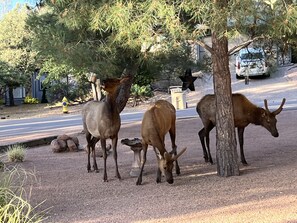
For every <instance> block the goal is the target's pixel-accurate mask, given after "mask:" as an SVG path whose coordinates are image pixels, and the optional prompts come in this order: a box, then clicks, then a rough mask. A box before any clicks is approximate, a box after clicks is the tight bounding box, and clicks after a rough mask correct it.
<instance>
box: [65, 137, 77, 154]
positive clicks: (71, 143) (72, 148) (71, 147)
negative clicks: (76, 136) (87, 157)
mask: <svg viewBox="0 0 297 223" xmlns="http://www.w3.org/2000/svg"><path fill="white" fill-rule="evenodd" d="M67 147H68V151H70V152H77V151H78V149H77V146H76V144H75V142H74V141H73V140H71V139H68V140H67Z"/></svg>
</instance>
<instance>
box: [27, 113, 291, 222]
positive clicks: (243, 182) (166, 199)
mask: <svg viewBox="0 0 297 223" xmlns="http://www.w3.org/2000/svg"><path fill="white" fill-rule="evenodd" d="M296 125H297V113H296V111H292V110H291V111H290V110H289V111H283V112H282V113H281V114H280V115H278V123H277V126H278V130H279V133H280V136H279V137H278V138H274V137H272V136H271V134H270V133H269V132H268V131H267V130H266V129H264V128H262V127H259V126H254V125H250V126H248V127H247V129H246V132H245V156H246V159H247V162H248V163H249V166H242V165H240V172H241V175H240V176H237V177H228V178H222V177H219V176H217V174H216V165H209V164H206V163H204V159H203V157H202V148H201V145H200V142H198V137H197V131H198V130H199V129H200V128H201V127H202V126H201V121H200V120H199V118H198V117H197V118H191V119H180V120H178V121H177V145H178V148H179V149H181V148H182V147H185V146H186V147H187V151H186V152H185V154H183V155H182V156H181V157H180V159H179V164H180V167H181V175H179V176H176V175H174V178H175V182H174V183H173V184H172V185H170V184H168V183H167V182H165V180H164V179H163V181H162V183H160V184H157V183H156V181H155V180H156V165H157V164H156V158H155V155H154V153H153V150H152V149H151V148H150V149H149V151H148V159H147V163H146V166H145V175H144V176H143V184H142V185H140V186H136V185H135V184H136V178H132V177H130V176H129V172H130V170H131V164H132V161H133V153H132V151H131V150H130V148H129V147H127V146H125V145H122V144H121V143H120V140H121V139H123V138H134V137H140V122H137V123H132V124H124V125H122V127H121V130H120V132H119V143H118V163H119V171H120V174H121V176H122V180H121V181H119V180H118V179H117V178H116V177H115V165H114V160H113V157H112V155H109V156H108V159H107V170H108V178H109V182H103V170H102V168H103V160H102V158H97V163H98V165H99V169H100V171H99V173H94V172H92V173H87V168H86V167H87V155H86V153H85V152H84V151H82V152H76V153H75V152H74V153H73V152H72V153H70V152H69V153H60V154H57V153H52V151H51V149H50V147H49V146H42V147H36V148H30V149H29V150H28V151H27V156H26V160H25V162H23V163H22V166H23V167H24V168H25V169H26V170H33V171H34V172H35V174H36V176H37V179H38V182H37V183H34V184H33V185H31V203H32V204H33V205H37V204H39V203H41V202H43V201H44V203H42V204H41V205H40V206H39V207H38V209H39V210H44V209H47V208H49V209H48V211H47V213H46V217H47V219H46V220H45V221H44V222H53V223H65V222H72V223H95V222H212V223H216V222H220V223H221V222H228V223H229V222H230V223H235V222H236V223H237V222H240V223H245V222H253V223H254V222H259V223H266V222H267V223H284V222H291V223H293V222H297V171H296V170H297V162H296V159H297V148H296V147H297V146H296V145H297V138H296ZM79 140H80V143H81V144H82V145H84V144H85V139H84V135H79ZM166 145H168V146H170V140H169V137H168V138H166ZM211 151H212V156H213V158H215V131H213V132H212V134H211Z"/></svg>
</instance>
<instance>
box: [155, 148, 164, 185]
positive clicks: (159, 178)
mask: <svg viewBox="0 0 297 223" xmlns="http://www.w3.org/2000/svg"><path fill="white" fill-rule="evenodd" d="M154 151H155V154H156V158H157V163H158V169H157V179H156V182H157V183H161V178H162V175H161V174H162V172H161V169H160V166H159V160H160V158H159V157H158V151H157V149H156V147H154Z"/></svg>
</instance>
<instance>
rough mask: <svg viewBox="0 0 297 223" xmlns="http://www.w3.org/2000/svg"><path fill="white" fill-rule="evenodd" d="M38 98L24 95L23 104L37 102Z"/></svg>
mask: <svg viewBox="0 0 297 223" xmlns="http://www.w3.org/2000/svg"><path fill="white" fill-rule="evenodd" d="M38 103H39V100H38V99H37V98H32V97H31V96H27V97H25V100H24V104H38Z"/></svg>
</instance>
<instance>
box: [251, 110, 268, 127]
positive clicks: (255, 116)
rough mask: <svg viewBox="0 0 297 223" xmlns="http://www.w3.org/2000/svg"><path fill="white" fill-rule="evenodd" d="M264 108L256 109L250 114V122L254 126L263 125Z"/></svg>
mask: <svg viewBox="0 0 297 223" xmlns="http://www.w3.org/2000/svg"><path fill="white" fill-rule="evenodd" d="M263 110H264V109H263V108H260V107H255V109H254V110H253V111H252V112H250V113H249V121H250V122H251V123H252V124H254V125H261V119H262V113H263Z"/></svg>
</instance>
